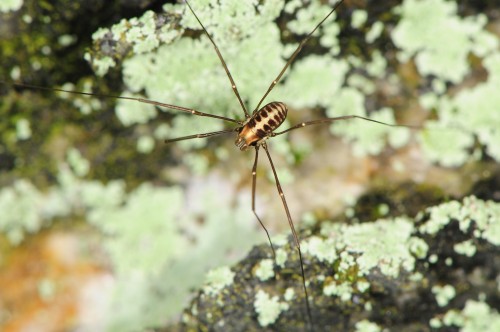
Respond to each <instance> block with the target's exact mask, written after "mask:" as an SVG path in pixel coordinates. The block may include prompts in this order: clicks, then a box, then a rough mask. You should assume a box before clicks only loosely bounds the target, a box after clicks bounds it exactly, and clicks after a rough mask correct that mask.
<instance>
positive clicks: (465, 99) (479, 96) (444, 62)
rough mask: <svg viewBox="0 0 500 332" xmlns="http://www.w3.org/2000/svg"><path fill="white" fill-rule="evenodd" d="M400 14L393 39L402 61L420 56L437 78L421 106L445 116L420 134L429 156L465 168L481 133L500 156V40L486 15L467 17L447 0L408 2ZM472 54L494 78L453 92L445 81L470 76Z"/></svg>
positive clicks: (419, 60) (421, 69) (417, 59)
mask: <svg viewBox="0 0 500 332" xmlns="http://www.w3.org/2000/svg"><path fill="white" fill-rule="evenodd" d="M399 13H400V14H401V20H400V22H399V23H398V26H397V27H396V28H395V29H394V30H393V33H392V38H393V40H394V42H395V44H396V45H397V46H398V47H400V48H401V51H400V53H399V58H400V60H401V61H407V60H408V59H409V58H410V57H413V56H414V57H415V63H416V65H417V68H418V70H419V72H420V74H422V75H434V76H436V79H434V80H433V81H432V88H433V91H432V92H430V93H425V94H423V95H422V96H421V98H420V102H421V105H422V106H423V107H425V108H427V109H432V108H434V109H436V111H437V113H438V117H439V118H438V120H437V121H428V122H427V124H426V127H427V128H428V130H425V131H424V132H422V133H421V134H419V140H420V143H421V145H422V147H423V151H424V153H425V154H426V156H427V157H428V158H429V159H430V160H431V161H433V162H437V163H440V164H442V165H443V166H447V167H450V166H451V167H453V166H460V165H462V164H464V163H465V162H466V161H467V160H469V159H470V158H471V154H470V151H469V150H470V148H471V147H472V146H473V144H474V140H475V137H477V139H478V140H479V141H480V142H481V143H482V144H483V145H485V146H486V151H487V153H488V154H489V155H490V156H491V157H493V158H495V159H496V160H500V148H498V146H499V145H498V144H497V142H498V141H499V140H500V133H499V131H498V128H499V126H500V116H499V114H498V112H496V111H495V110H496V109H498V107H499V105H500V97H499V96H498V94H497V93H495V91H496V87H497V85H498V84H497V82H498V77H499V76H500V75H499V73H500V67H499V66H498V62H499V60H498V59H499V58H500V53H499V50H498V46H499V45H500V41H499V39H498V37H496V36H494V35H493V34H491V33H490V32H487V31H486V30H485V26H486V24H487V18H486V16H484V15H482V14H480V15H477V16H469V17H466V18H461V17H459V16H458V15H457V4H456V3H455V2H452V1H444V0H425V1H415V0H407V1H404V2H403V4H402V6H401V7H400V8H399ZM424 13H426V14H424ZM422 14H423V16H422ZM422 17H423V18H422ZM470 54H474V55H475V56H477V57H480V58H482V59H481V60H482V64H483V67H484V68H485V69H486V71H487V73H488V78H487V80H486V82H482V83H479V84H477V85H476V86H474V87H472V88H469V89H461V90H459V91H458V92H457V93H454V94H453V96H449V95H448V94H447V87H446V85H445V84H446V82H452V83H454V84H459V83H461V82H462V81H463V80H464V79H465V77H466V75H468V74H469V73H470V70H471V66H470V65H469V61H470V60H469V55H470Z"/></svg>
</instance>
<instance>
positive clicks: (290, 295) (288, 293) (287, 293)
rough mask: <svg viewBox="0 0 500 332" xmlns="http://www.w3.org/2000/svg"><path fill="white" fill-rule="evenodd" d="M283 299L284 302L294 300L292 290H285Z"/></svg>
mask: <svg viewBox="0 0 500 332" xmlns="http://www.w3.org/2000/svg"><path fill="white" fill-rule="evenodd" d="M283 298H284V299H285V300H286V301H291V300H293V299H294V298H295V291H294V290H293V288H291V287H290V288H287V289H286V290H285V294H284V295H283Z"/></svg>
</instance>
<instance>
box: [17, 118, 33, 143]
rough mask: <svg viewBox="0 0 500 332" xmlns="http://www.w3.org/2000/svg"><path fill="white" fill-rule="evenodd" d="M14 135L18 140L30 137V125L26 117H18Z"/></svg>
mask: <svg viewBox="0 0 500 332" xmlns="http://www.w3.org/2000/svg"><path fill="white" fill-rule="evenodd" d="M16 136H17V139H19V140H27V139H29V138H30V137H31V126H30V122H29V120H28V119H24V118H23V119H19V120H17V122H16Z"/></svg>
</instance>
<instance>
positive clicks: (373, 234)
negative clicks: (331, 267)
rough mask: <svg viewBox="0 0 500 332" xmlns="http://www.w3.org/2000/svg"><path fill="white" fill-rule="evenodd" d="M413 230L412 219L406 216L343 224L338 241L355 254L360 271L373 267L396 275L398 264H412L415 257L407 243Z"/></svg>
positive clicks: (409, 268)
mask: <svg viewBox="0 0 500 332" xmlns="http://www.w3.org/2000/svg"><path fill="white" fill-rule="evenodd" d="M412 231H413V226H412V223H411V220H408V219H406V218H395V219H394V220H379V221H377V222H374V223H364V224H360V225H353V226H350V227H348V228H346V229H345V231H344V233H343V236H342V239H341V241H342V243H343V245H344V246H345V250H346V251H347V252H350V253H353V254H357V258H356V263H357V265H358V267H359V271H360V272H359V273H360V274H361V275H366V274H368V273H369V271H370V270H371V269H373V268H375V267H376V268H378V269H380V271H381V272H382V273H383V274H385V275H388V276H392V277H397V276H398V275H399V271H400V269H401V268H402V269H405V270H406V271H412V270H413V268H414V264H415V257H414V256H413V255H412V254H411V252H410V250H409V246H408V243H409V240H410V237H411V233H412Z"/></svg>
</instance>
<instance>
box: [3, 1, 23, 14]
mask: <svg viewBox="0 0 500 332" xmlns="http://www.w3.org/2000/svg"><path fill="white" fill-rule="evenodd" d="M22 5H23V0H2V1H1V2H0V13H7V12H10V11H12V12H15V11H18V10H19V9H21V7H22Z"/></svg>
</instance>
